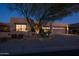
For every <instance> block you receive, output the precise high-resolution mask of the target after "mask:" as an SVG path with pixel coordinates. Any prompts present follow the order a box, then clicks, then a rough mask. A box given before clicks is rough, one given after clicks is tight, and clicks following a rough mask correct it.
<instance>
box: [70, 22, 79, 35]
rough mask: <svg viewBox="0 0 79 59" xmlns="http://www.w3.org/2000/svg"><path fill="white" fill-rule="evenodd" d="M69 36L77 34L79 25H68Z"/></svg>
mask: <svg viewBox="0 0 79 59" xmlns="http://www.w3.org/2000/svg"><path fill="white" fill-rule="evenodd" d="M69 33H70V34H79V23H74V24H69Z"/></svg>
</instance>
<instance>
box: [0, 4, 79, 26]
mask: <svg viewBox="0 0 79 59" xmlns="http://www.w3.org/2000/svg"><path fill="white" fill-rule="evenodd" d="M11 17H23V16H21V15H20V14H18V13H17V12H15V11H14V12H12V11H10V10H9V9H8V8H7V6H6V5H5V4H0V22H9V21H10V18H11ZM57 22H62V23H67V24H70V23H78V22H79V13H72V14H71V15H69V16H66V17H64V18H63V19H62V20H61V21H57Z"/></svg>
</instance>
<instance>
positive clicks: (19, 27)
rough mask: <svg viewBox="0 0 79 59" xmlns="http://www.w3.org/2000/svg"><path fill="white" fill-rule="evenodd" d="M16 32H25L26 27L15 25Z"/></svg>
mask: <svg viewBox="0 0 79 59" xmlns="http://www.w3.org/2000/svg"><path fill="white" fill-rule="evenodd" d="M16 31H27V28H26V25H24V24H17V25H16Z"/></svg>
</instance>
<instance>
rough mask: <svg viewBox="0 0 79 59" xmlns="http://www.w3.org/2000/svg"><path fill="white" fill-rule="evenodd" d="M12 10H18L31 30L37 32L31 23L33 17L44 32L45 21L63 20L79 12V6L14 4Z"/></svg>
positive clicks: (11, 5)
mask: <svg viewBox="0 0 79 59" xmlns="http://www.w3.org/2000/svg"><path fill="white" fill-rule="evenodd" d="M9 6H10V8H9V9H10V10H16V11H17V12H19V13H20V14H22V15H23V16H24V17H25V18H26V19H27V21H28V23H29V25H30V26H31V29H32V30H34V31H35V29H34V27H33V24H34V21H29V19H32V17H33V18H34V19H35V20H38V22H39V25H38V26H39V27H38V28H39V30H40V32H41V31H43V30H42V24H43V23H44V22H45V21H49V20H51V21H53V22H54V21H55V20H57V19H59V20H60V19H61V18H63V17H65V16H67V15H70V14H71V13H72V12H77V11H79V7H78V6H79V4H67V3H66V4H64V3H63V4H55V3H52V4H51V3H46V4H45V3H41V4H40V3H14V4H10V5H9Z"/></svg>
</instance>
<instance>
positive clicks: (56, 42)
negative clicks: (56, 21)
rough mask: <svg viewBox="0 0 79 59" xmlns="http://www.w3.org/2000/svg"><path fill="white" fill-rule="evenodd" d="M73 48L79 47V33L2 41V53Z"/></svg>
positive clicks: (0, 46)
mask: <svg viewBox="0 0 79 59" xmlns="http://www.w3.org/2000/svg"><path fill="white" fill-rule="evenodd" d="M73 49H77V50H78V49H79V36H78V35H53V36H51V37H50V39H48V38H40V39H37V40H23V39H21V40H19V39H11V40H8V41H6V42H3V43H0V55H24V54H25V55H30V54H31V55H34V53H41V54H44V53H42V52H47V54H48V52H56V51H63V50H65V51H67V50H73ZM45 54H46V53H45ZM45 54H44V55H45ZM49 55H50V54H49Z"/></svg>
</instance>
